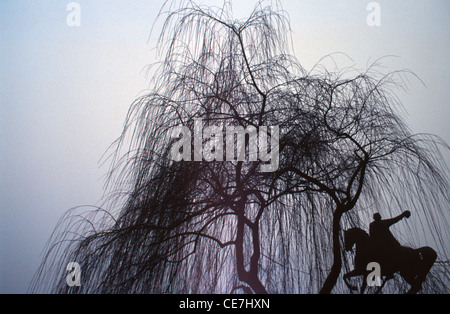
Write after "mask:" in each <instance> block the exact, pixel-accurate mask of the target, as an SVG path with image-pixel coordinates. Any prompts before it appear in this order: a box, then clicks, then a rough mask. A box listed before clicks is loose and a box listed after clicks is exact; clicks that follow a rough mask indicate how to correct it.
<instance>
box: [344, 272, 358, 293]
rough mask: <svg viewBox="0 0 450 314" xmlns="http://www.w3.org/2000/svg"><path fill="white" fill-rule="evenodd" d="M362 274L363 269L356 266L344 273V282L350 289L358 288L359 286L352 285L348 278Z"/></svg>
mask: <svg viewBox="0 0 450 314" xmlns="http://www.w3.org/2000/svg"><path fill="white" fill-rule="evenodd" d="M360 275H362V273H361V271H360V270H359V269H356V268H355V269H353V270H352V271H350V272H348V273H346V274H345V275H344V282H345V284H346V285H347V287H348V288H349V289H350V290H357V289H358V288H357V287H355V286H353V285H351V284H350V282H349V281H348V279H349V278H352V277H356V276H360Z"/></svg>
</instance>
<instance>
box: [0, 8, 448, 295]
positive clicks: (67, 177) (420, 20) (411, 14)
mask: <svg viewBox="0 0 450 314" xmlns="http://www.w3.org/2000/svg"><path fill="white" fill-rule="evenodd" d="M69 2H70V1H63V0H57V1H49V0H46V1H34V0H2V1H0V38H1V47H0V52H1V58H0V73H1V74H0V75H1V76H0V101H1V107H0V136H1V137H0V139H1V140H0V152H1V155H0V193H1V200H2V202H1V204H0V293H24V292H26V290H27V288H28V285H29V282H30V280H31V277H32V276H33V274H34V272H35V271H36V269H37V267H38V265H39V262H40V258H41V256H40V254H41V252H42V249H43V247H44V245H45V243H46V241H47V240H48V238H49V237H50V235H51V232H52V231H53V228H54V227H55V225H56V222H57V220H58V219H59V218H60V217H61V215H62V214H63V213H64V212H65V211H66V210H67V209H69V208H71V207H74V206H78V205H84V204H96V203H97V202H98V201H99V199H100V197H101V194H102V187H103V177H102V176H103V175H104V174H105V173H106V171H107V170H108V168H107V167H100V165H99V159H100V158H101V156H102V154H103V153H104V152H105V150H106V149H107V148H108V146H109V144H111V143H112V141H113V140H114V139H115V138H117V137H118V136H119V135H120V132H121V128H122V125H123V122H124V119H125V115H126V112H127V110H128V107H129V105H130V104H131V102H132V101H133V100H134V99H135V98H136V96H137V95H139V94H140V93H141V91H142V90H143V89H145V88H146V87H147V86H148V83H147V82H148V80H147V79H146V77H145V75H144V72H143V71H142V70H143V69H144V67H145V66H146V65H148V64H150V63H152V62H154V61H156V60H155V59H154V54H153V52H152V48H153V47H154V45H155V41H154V40H155V39H156V36H157V35H158V34H153V36H152V37H151V40H150V41H148V38H149V34H150V29H151V26H152V23H153V21H154V20H155V17H156V15H157V13H158V11H159V9H160V7H161V5H162V3H163V1H161V0H157V1H149V0H134V1H129V0H126V1H125V0H80V1H77V2H78V3H79V4H80V6H81V26H80V27H68V26H67V24H66V17H67V15H68V12H67V11H66V6H67V4H68V3H69ZM198 2H199V3H206V4H211V3H216V4H217V3H219V4H220V3H222V2H221V1H198ZM234 2H235V4H234V5H235V6H234V12H235V14H236V15H237V17H244V16H246V15H247V14H248V12H249V11H250V9H251V8H252V7H253V3H254V2H255V1H246V3H249V5H248V4H247V5H242V4H241V5H238V3H239V2H240V1H234ZM369 2H370V1H364V0H327V1H325V0H305V1H300V0H298V1H293V0H291V1H283V7H284V9H285V10H286V11H287V12H288V13H289V16H290V19H291V27H292V30H293V41H294V45H295V53H296V56H297V58H298V59H299V60H300V62H301V63H302V64H303V66H304V67H305V68H307V69H310V68H311V67H312V66H313V65H314V64H315V63H316V62H317V61H318V60H319V59H320V58H321V57H322V56H324V55H327V54H330V53H334V52H343V53H346V54H347V55H348V56H350V57H351V58H352V59H353V62H354V64H355V65H356V66H357V67H358V68H364V67H365V65H366V64H367V62H368V61H370V60H372V61H373V60H375V59H377V58H380V57H383V56H386V55H396V56H398V58H393V59H389V60H386V63H385V65H386V66H388V69H392V70H397V69H402V68H409V69H411V70H412V71H413V72H414V73H415V74H417V75H418V76H419V77H420V78H421V79H422V80H423V82H424V83H425V85H426V87H425V86H423V85H421V84H420V83H419V81H415V80H412V81H411V85H410V90H409V92H408V94H406V93H404V92H400V93H399V94H398V95H399V97H400V98H401V99H402V100H403V102H404V105H405V108H406V110H407V112H408V116H407V122H408V123H409V125H410V126H411V128H412V130H413V131H414V132H416V133H417V132H427V133H433V134H436V135H439V136H441V137H442V138H443V139H444V140H446V141H447V143H449V142H450V137H449V124H448V120H447V119H448V117H449V113H450V112H449V101H448V100H449V99H450V93H449V88H448V82H449V81H450V80H449V79H450V74H449V73H450V67H449V64H448V59H449V56H450V55H449V51H450V46H449V30H450V20H449V16H450V2H449V1H447V0H442V1H438V0H432V1H428V0H427V1H425V0H422V1H411V0H408V1H405V0H396V1H387V0H386V1H377V2H378V3H379V4H380V6H381V26H380V27H369V26H368V25H367V23H366V18H367V15H368V14H369V12H368V11H367V10H366V7H367V4H368V3H369ZM446 160H447V162H448V161H449V160H450V159H449V156H446Z"/></svg>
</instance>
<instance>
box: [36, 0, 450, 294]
mask: <svg viewBox="0 0 450 314" xmlns="http://www.w3.org/2000/svg"><path fill="white" fill-rule="evenodd" d="M161 16H166V20H165V23H164V25H163V28H162V33H161V36H160V41H159V48H160V51H161V52H162V54H161V56H162V58H161V61H160V62H159V63H157V64H156V65H155V68H153V77H152V80H151V82H152V85H151V86H152V90H151V91H150V92H149V93H148V94H146V95H145V96H143V97H140V98H139V99H137V100H136V101H135V102H134V103H133V105H132V106H131V108H130V110H129V113H128V116H127V118H126V124H125V127H124V132H123V134H122V136H121V137H120V138H119V139H118V140H117V142H116V143H115V145H114V152H113V153H112V155H111V159H110V160H111V162H112V168H111V172H110V174H109V179H108V182H109V186H108V191H110V192H111V193H110V194H108V198H107V201H106V202H105V204H104V206H102V207H101V208H94V209H93V210H92V211H87V210H86V209H85V207H83V208H77V209H73V210H71V211H69V212H68V213H67V214H66V215H65V216H64V217H63V218H62V219H61V222H60V223H59V225H58V227H57V229H56V230H55V233H54V235H53V236H52V239H51V240H50V242H49V245H48V247H47V249H46V255H45V259H44V261H43V263H42V265H41V268H40V269H39V271H38V273H37V274H36V276H35V278H34V280H33V283H32V286H31V291H32V292H37V291H40V292H43V291H45V292H48V291H50V292H61V293H65V292H79V293H219V292H220V293H229V292H236V293H240V292H254V293H266V292H268V293H316V292H319V291H321V292H325V293H327V292H331V291H336V292H348V290H347V289H346V288H345V286H344V285H343V283H342V280H341V277H340V276H341V275H342V269H349V268H351V264H352V257H351V256H349V255H348V253H344V252H343V250H342V230H344V229H347V228H349V227H352V226H353V227H354V226H356V227H360V228H362V229H367V225H368V223H369V221H370V217H371V216H372V214H373V213H374V212H380V213H382V215H383V216H392V215H394V214H399V213H400V212H401V211H403V210H405V209H409V210H410V211H411V212H412V213H413V215H415V217H416V218H415V219H416V222H417V223H416V224H414V225H410V224H407V225H406V228H405V229H404V238H403V239H402V241H404V243H405V244H408V245H410V246H412V247H414V246H417V245H419V243H421V241H428V242H430V241H432V244H433V245H434V246H435V249H436V250H437V251H438V253H439V258H440V260H448V258H447V255H446V254H447V253H446V249H447V248H446V246H445V245H446V241H448V239H449V230H450V229H449V223H448V204H449V200H448V170H447V167H446V165H445V163H444V162H443V159H442V157H441V155H440V153H439V151H440V149H441V148H444V149H448V147H447V146H446V144H444V143H442V141H441V140H439V139H438V138H436V137H434V136H430V135H413V134H411V132H410V131H409V130H408V127H407V126H406V125H405V123H404V121H403V119H402V117H401V115H400V111H399V107H400V104H399V103H398V101H397V99H396V97H395V95H394V94H393V91H394V90H395V89H396V88H398V87H401V86H402V84H403V78H404V77H405V75H409V73H408V72H407V71H400V72H390V73H387V74H386V73H381V72H379V71H378V70H377V64H376V63H375V64H373V65H372V66H371V67H369V68H368V69H366V70H364V71H357V70H356V69H353V68H343V69H341V70H333V71H329V70H327V67H325V66H324V63H325V61H323V62H321V63H320V64H319V65H317V66H316V67H315V68H314V69H313V70H312V71H309V72H307V71H305V70H304V69H303V68H302V66H301V65H300V64H299V62H298V61H297V60H296V58H295V57H294V56H293V55H292V53H291V52H290V51H291V50H290V49H289V46H290V45H289V42H290V41H289V23H288V19H287V15H286V13H285V12H284V11H283V10H282V9H281V8H280V6H279V4H278V3H272V5H268V6H263V4H262V3H258V4H257V5H256V7H255V9H254V11H253V12H252V14H251V15H250V17H249V18H248V19H246V20H234V19H233V17H232V15H231V7H230V5H229V3H225V5H224V8H210V7H200V6H197V5H196V4H194V3H192V2H190V1H185V2H182V3H180V4H179V9H175V10H173V9H171V10H169V11H168V12H166V13H161ZM330 58H331V57H328V59H330ZM324 60H326V58H325V59H324ZM196 119H201V121H202V123H203V127H204V128H206V127H214V126H215V127H216V130H218V131H217V132H215V134H214V138H215V139H223V138H226V134H225V129H226V128H225V126H236V127H237V126H240V127H242V128H245V129H246V130H249V129H250V128H254V129H256V130H261V127H263V126H278V127H279V145H277V146H274V145H271V152H275V153H276V150H278V151H279V160H278V162H279V164H278V167H276V169H274V170H275V171H272V172H263V171H261V166H262V164H264V163H265V162H264V161H261V160H256V161H255V160H250V157H249V156H250V154H251V151H250V150H251V149H252V148H251V147H250V145H248V150H249V151H248V154H247V156H246V157H247V158H245V159H244V160H236V161H217V159H220V158H216V160H213V161H206V160H202V161H186V160H183V161H173V160H172V158H171V157H172V155H171V154H172V151H171V149H172V147H173V145H174V143H175V141H176V140H177V139H176V138H174V137H172V135H173V133H172V132H173V130H174V128H175V127H177V126H180V125H183V126H186V127H188V128H189V129H190V130H194V128H195V121H199V120H196ZM271 136H272V138H273V137H274V136H276V134H271ZM234 140H235V139H234V137H233V141H234ZM213 142H214V143H215V144H214V145H219V144H218V143H219V141H213V137H210V138H208V137H206V136H205V138H203V145H204V147H209V148H211V147H214V149H216V150H217V148H218V146H214V145H212V143H213ZM247 142H250V135H248V138H247ZM208 145H209V146H208ZM191 148H194V146H192V147H191ZM184 149H185V148H183V153H184ZM214 149H213V151H214ZM233 150H234V149H233ZM216 157H218V156H216ZM219 157H220V156H219ZM221 157H224V156H221ZM69 262H77V263H79V264H80V265H81V270H82V285H81V287H68V286H67V285H66V281H65V279H66V276H67V271H66V265H67V263H69ZM448 280H449V274H448V268H446V267H443V268H439V267H436V268H433V269H432V273H431V274H430V275H429V276H428V279H427V282H426V283H425V284H424V288H423V289H424V292H442V291H445V289H447V288H446V285H447V283H448ZM333 289H334V290H333ZM385 289H387V291H389V292H404V291H406V290H407V288H406V287H405V283H404V282H403V281H402V280H401V278H397V279H396V280H395V281H394V282H393V283H392V284H390V285H387V286H386V287H385ZM447 291H448V290H447Z"/></svg>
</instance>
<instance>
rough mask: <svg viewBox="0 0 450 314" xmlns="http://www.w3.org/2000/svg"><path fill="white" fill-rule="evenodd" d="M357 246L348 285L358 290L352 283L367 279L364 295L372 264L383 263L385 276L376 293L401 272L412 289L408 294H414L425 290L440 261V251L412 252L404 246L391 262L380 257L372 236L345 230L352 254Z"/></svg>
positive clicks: (348, 246) (347, 244)
mask: <svg viewBox="0 0 450 314" xmlns="http://www.w3.org/2000/svg"><path fill="white" fill-rule="evenodd" d="M355 245H356V252H355V261H354V262H355V269H353V270H352V271H350V272H348V273H347V274H345V275H344V282H345V284H346V285H347V287H349V289H350V290H357V288H356V287H355V286H352V285H351V284H350V283H349V281H348V280H349V278H352V277H356V276H363V284H362V286H361V291H360V293H364V290H365V288H366V286H367V282H366V278H367V276H368V275H369V273H370V271H368V270H367V265H368V264H369V263H371V262H377V263H378V264H380V268H381V277H382V278H383V277H384V279H383V283H382V285H381V286H380V287H379V288H378V290H377V291H376V293H379V292H380V291H381V289H382V288H383V287H384V285H385V284H386V282H387V281H388V280H390V279H392V278H393V277H394V274H395V273H397V272H398V273H400V275H401V276H402V277H403V278H404V279H405V280H406V282H407V283H409V284H410V286H411V287H410V290H409V291H408V292H407V293H408V294H414V293H417V292H419V291H420V290H421V289H422V283H423V282H424V281H425V278H426V276H427V274H428V272H429V271H430V269H431V266H433V264H434V262H435V261H436V258H437V254H436V251H435V250H433V249H432V248H430V247H421V248H418V249H412V248H408V247H404V246H401V247H400V248H399V249H398V251H397V252H396V254H395V256H394V259H395V263H394V262H393V261H394V259H392V258H390V259H387V258H385V257H384V256H383V254H380V252H379V250H378V248H377V247H376V245H374V243H373V241H372V239H371V238H370V236H369V234H368V233H367V232H365V231H364V230H361V229H359V228H352V229H349V230H346V231H344V246H345V250H346V251H351V250H352V249H353V246H355Z"/></svg>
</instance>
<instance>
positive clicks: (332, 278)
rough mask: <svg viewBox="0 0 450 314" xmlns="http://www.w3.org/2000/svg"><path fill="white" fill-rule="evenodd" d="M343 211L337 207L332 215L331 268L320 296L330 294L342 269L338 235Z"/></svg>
mask: <svg viewBox="0 0 450 314" xmlns="http://www.w3.org/2000/svg"><path fill="white" fill-rule="evenodd" d="M343 213H344V210H343V209H342V208H341V207H337V208H336V210H335V212H334V215H333V259H334V260H333V266H331V271H330V273H329V274H328V277H327V279H326V280H325V283H324V284H323V286H322V289H321V290H320V294H330V293H331V291H332V290H333V287H334V286H335V285H336V281H337V279H338V277H339V274H340V272H341V267H342V259H341V244H340V242H339V233H340V231H341V226H340V222H341V217H342V214H343Z"/></svg>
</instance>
